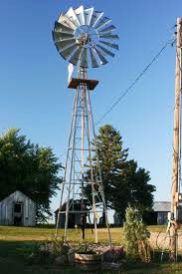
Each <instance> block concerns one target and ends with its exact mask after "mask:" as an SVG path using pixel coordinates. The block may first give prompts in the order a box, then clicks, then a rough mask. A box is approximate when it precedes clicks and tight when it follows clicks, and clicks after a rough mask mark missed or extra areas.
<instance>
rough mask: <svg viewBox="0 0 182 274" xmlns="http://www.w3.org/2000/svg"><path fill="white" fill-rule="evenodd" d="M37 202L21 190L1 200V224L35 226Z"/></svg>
mask: <svg viewBox="0 0 182 274" xmlns="http://www.w3.org/2000/svg"><path fill="white" fill-rule="evenodd" d="M35 224H36V204H35V202H33V201H32V199H30V198H29V197H28V196H26V195H25V194H23V193H22V192H21V191H15V192H14V193H12V194H10V195H9V196H8V197H6V198H5V199H3V200H2V201H1V202H0V225H16V226H35Z"/></svg>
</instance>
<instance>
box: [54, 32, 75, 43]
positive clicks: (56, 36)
mask: <svg viewBox="0 0 182 274" xmlns="http://www.w3.org/2000/svg"><path fill="white" fill-rule="evenodd" d="M52 36H53V40H54V42H58V41H62V40H70V39H75V38H74V35H72V34H69V33H64V34H62V33H61V32H57V31H53V32H52Z"/></svg>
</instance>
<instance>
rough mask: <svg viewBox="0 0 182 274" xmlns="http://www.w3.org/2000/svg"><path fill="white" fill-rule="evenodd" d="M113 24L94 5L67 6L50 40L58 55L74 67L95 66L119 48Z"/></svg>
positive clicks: (99, 64)
mask: <svg viewBox="0 0 182 274" xmlns="http://www.w3.org/2000/svg"><path fill="white" fill-rule="evenodd" d="M115 30H116V27H115V26H114V25H112V24H111V19H109V18H108V17H105V16H104V13H103V12H98V11H95V10H94V8H93V7H92V8H84V7H83V6H80V7H79V8H77V9H73V8H70V9H69V10H68V11H67V12H66V13H63V14H61V15H60V16H59V18H58V20H57V21H56V22H55V27H54V30H53V40H54V43H55V45H56V48H57V50H58V52H59V53H60V55H61V56H62V57H63V58H64V59H65V60H68V61H69V62H70V63H72V64H73V65H75V66H78V67H82V68H88V67H92V68H98V67H100V66H101V65H105V64H107V63H108V59H107V58H108V57H110V56H111V57H114V56H115V53H114V51H115V50H118V49H119V46H118V44H116V43H115V41H116V40H118V39H119V37H118V35H117V34H115Z"/></svg>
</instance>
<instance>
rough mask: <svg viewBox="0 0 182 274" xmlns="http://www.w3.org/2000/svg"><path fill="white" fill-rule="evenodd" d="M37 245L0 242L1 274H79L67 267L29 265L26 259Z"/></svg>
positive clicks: (32, 243)
mask: <svg viewBox="0 0 182 274" xmlns="http://www.w3.org/2000/svg"><path fill="white" fill-rule="evenodd" d="M36 247H37V243H35V242H30V241H28V242H27V241H24V242H19V241H0V273H1V274H28V273H30V274H58V273H59V274H73V273H75V274H79V273H80V272H79V271H77V270H75V269H73V268H69V267H66V268H65V267H64V268H63V267H61V266H60V267H53V266H52V265H49V264H44V265H30V264H28V261H27V258H28V256H29V255H30V254H32V253H33V252H34V250H35V249H36Z"/></svg>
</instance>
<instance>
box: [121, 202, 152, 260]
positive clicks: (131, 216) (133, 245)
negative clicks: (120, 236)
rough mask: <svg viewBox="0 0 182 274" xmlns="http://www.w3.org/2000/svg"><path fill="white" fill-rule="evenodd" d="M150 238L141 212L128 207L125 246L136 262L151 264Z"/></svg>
mask: <svg viewBox="0 0 182 274" xmlns="http://www.w3.org/2000/svg"><path fill="white" fill-rule="evenodd" d="M149 237H150V232H149V231H148V230H147V228H146V226H145V225H144V223H143V221H142V218H141V215H140V213H139V211H138V210H137V209H135V208H132V207H128V208H127V209H126V222H125V223H124V246H125V250H126V254H127V256H128V257H130V258H132V259H134V260H141V261H143V262H150V260H151V255H150V251H151V248H150V245H149V241H148V238H149Z"/></svg>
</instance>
